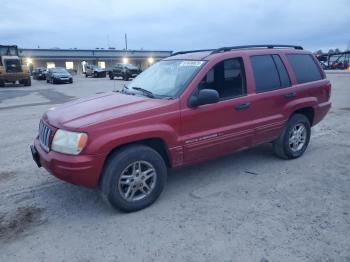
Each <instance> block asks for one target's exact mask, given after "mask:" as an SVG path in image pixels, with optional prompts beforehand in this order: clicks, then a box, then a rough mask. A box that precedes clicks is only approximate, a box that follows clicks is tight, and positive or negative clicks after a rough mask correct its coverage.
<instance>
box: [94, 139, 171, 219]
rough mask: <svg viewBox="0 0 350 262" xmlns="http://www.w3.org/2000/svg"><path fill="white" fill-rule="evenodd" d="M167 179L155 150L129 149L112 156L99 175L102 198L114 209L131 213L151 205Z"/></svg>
mask: <svg viewBox="0 0 350 262" xmlns="http://www.w3.org/2000/svg"><path fill="white" fill-rule="evenodd" d="M166 177H167V168H166V165H165V162H164V160H163V158H162V157H161V156H160V155H159V153H158V152H156V151H155V150H154V149H152V148H150V147H147V146H143V145H132V146H128V147H125V148H122V149H120V150H117V151H116V152H115V153H113V154H112V155H111V156H110V157H109V159H108V160H107V163H106V167H105V169H104V172H103V174H102V181H101V191H102V195H103V198H104V199H105V200H106V201H107V202H108V203H109V204H111V205H112V206H113V207H115V208H117V209H119V210H122V211H125V212H132V211H137V210H140V209H143V208H145V207H147V206H149V205H151V204H152V203H153V202H154V201H156V199H157V198H158V197H159V195H160V194H161V192H162V190H163V188H164V185H165V182H166Z"/></svg>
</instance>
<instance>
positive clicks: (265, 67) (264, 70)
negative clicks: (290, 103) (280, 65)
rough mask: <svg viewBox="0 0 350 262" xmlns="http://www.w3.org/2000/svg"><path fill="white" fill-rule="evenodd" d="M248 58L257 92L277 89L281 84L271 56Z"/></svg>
mask: <svg viewBox="0 0 350 262" xmlns="http://www.w3.org/2000/svg"><path fill="white" fill-rule="evenodd" d="M250 60H251V62H252V66H253V72H254V78H255V87H256V92H257V93H261V92H265V91H271V90H275V89H279V88H280V87H281V86H282V85H281V81H280V77H279V74H278V72H277V68H276V65H275V62H274V60H273V59H272V56H270V55H259V56H252V57H251V58H250Z"/></svg>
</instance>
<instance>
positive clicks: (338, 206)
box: [0, 72, 350, 262]
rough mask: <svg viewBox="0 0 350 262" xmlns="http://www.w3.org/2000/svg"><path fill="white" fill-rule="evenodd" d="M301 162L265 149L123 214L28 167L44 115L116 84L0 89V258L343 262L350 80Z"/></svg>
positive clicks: (176, 184)
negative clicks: (33, 143)
mask: <svg viewBox="0 0 350 262" xmlns="http://www.w3.org/2000/svg"><path fill="white" fill-rule="evenodd" d="M328 78H329V79H330V80H331V82H332V84H333V92H332V100H333V108H332V109H331V112H330V113H329V114H328V116H327V117H326V119H325V120H324V121H323V122H322V123H321V124H319V125H318V126H316V127H314V128H313V134H312V139H311V144H310V146H309V148H308V150H307V151H306V153H305V155H304V156H303V157H302V158H300V159H297V160H293V161H283V160H280V159H278V158H276V157H274V155H273V154H272V150H271V145H269V144H267V145H262V146H260V147H258V148H255V149H251V150H247V151H244V152H240V153H238V154H234V155H231V156H227V157H225V158H221V159H218V160H214V161H211V162H208V163H205V164H202V165H199V166H194V167H190V168H186V169H183V170H180V171H173V172H171V174H170V175H169V180H168V184H167V187H166V189H165V191H164V192H163V194H162V196H161V197H160V199H159V200H158V201H157V202H156V203H155V204H154V205H153V206H151V207H149V208H147V209H145V210H142V211H140V212H137V213H132V214H123V213H119V212H117V211H114V210H112V209H110V208H109V207H108V206H106V205H105V204H104V202H103V201H102V200H101V198H100V197H99V194H98V192H97V191H94V190H89V189H85V188H81V187H77V186H73V185H70V184H67V183H64V182H61V181H59V180H57V179H56V178H54V177H52V176H51V175H49V174H48V173H47V172H46V171H45V170H44V169H38V168H37V167H36V166H35V164H34V162H33V161H32V159H31V155H30V153H29V145H30V144H31V143H32V141H33V138H34V136H35V134H36V132H37V127H38V121H39V119H40V117H41V115H42V113H43V112H44V111H45V110H47V109H48V108H49V107H51V106H54V105H55V104H59V103H63V102H65V101H69V100H71V99H74V98H76V97H83V96H88V95H91V94H95V93H98V92H103V91H108V90H113V89H116V88H120V87H121V85H122V84H123V81H118V80H116V81H110V80H109V79H107V78H106V79H85V78H78V77H76V78H75V79H74V80H75V81H74V84H72V85H69V84H67V85H55V86H53V85H49V84H46V83H45V82H44V81H42V82H39V81H35V80H34V81H33V86H32V87H29V88H24V87H19V86H16V87H7V88H1V89H0V123H1V125H0V137H1V139H0V261H284V262H285V261H329V262H330V261H336V262H342V261H344V262H345V261H350V139H349V137H350V102H349V101H350V73H334V72H332V73H328Z"/></svg>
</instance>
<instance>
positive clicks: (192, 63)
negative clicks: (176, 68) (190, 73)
mask: <svg viewBox="0 0 350 262" xmlns="http://www.w3.org/2000/svg"><path fill="white" fill-rule="evenodd" d="M203 63H204V61H182V62H181V64H180V66H196V67H198V66H201V65H202V64H203Z"/></svg>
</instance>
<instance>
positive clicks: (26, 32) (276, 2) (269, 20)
mask: <svg viewBox="0 0 350 262" xmlns="http://www.w3.org/2000/svg"><path fill="white" fill-rule="evenodd" d="M124 33H127V35H128V44H129V46H128V47H129V49H140V48H143V49H148V50H175V51H176V50H182V49H200V48H215V47H221V46H229V45H243V44H265V43H279V44H298V45H302V46H304V47H305V48H307V49H310V50H312V51H315V50H318V49H324V50H328V49H329V48H336V47H338V48H340V49H342V50H343V49H346V48H347V45H348V44H349V42H350V0H332V1H329V0H318V1H308V0H304V1H303V0H294V1H293V0H290V1H287V0H285V1H283V0H265V1H264V0H241V1H237V0H216V1H213V0H211V1H209V0H200V1H195V0H193V1H191V0H176V1H165V0H148V1H132V0H126V1H125V0H124V1H117V0H116V1H112V0H105V1H103V0H84V1H80V0H57V1H56V0H45V1H41V0H34V1H28V0H27V1H24V0H1V5H0V44H17V45H18V46H20V47H27V48H33V47H35V48H36V47H38V46H40V47H41V48H52V47H60V48H74V47H76V48H96V47H99V48H101V47H103V48H107V47H108V46H112V47H115V48H117V49H122V48H124Z"/></svg>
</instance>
